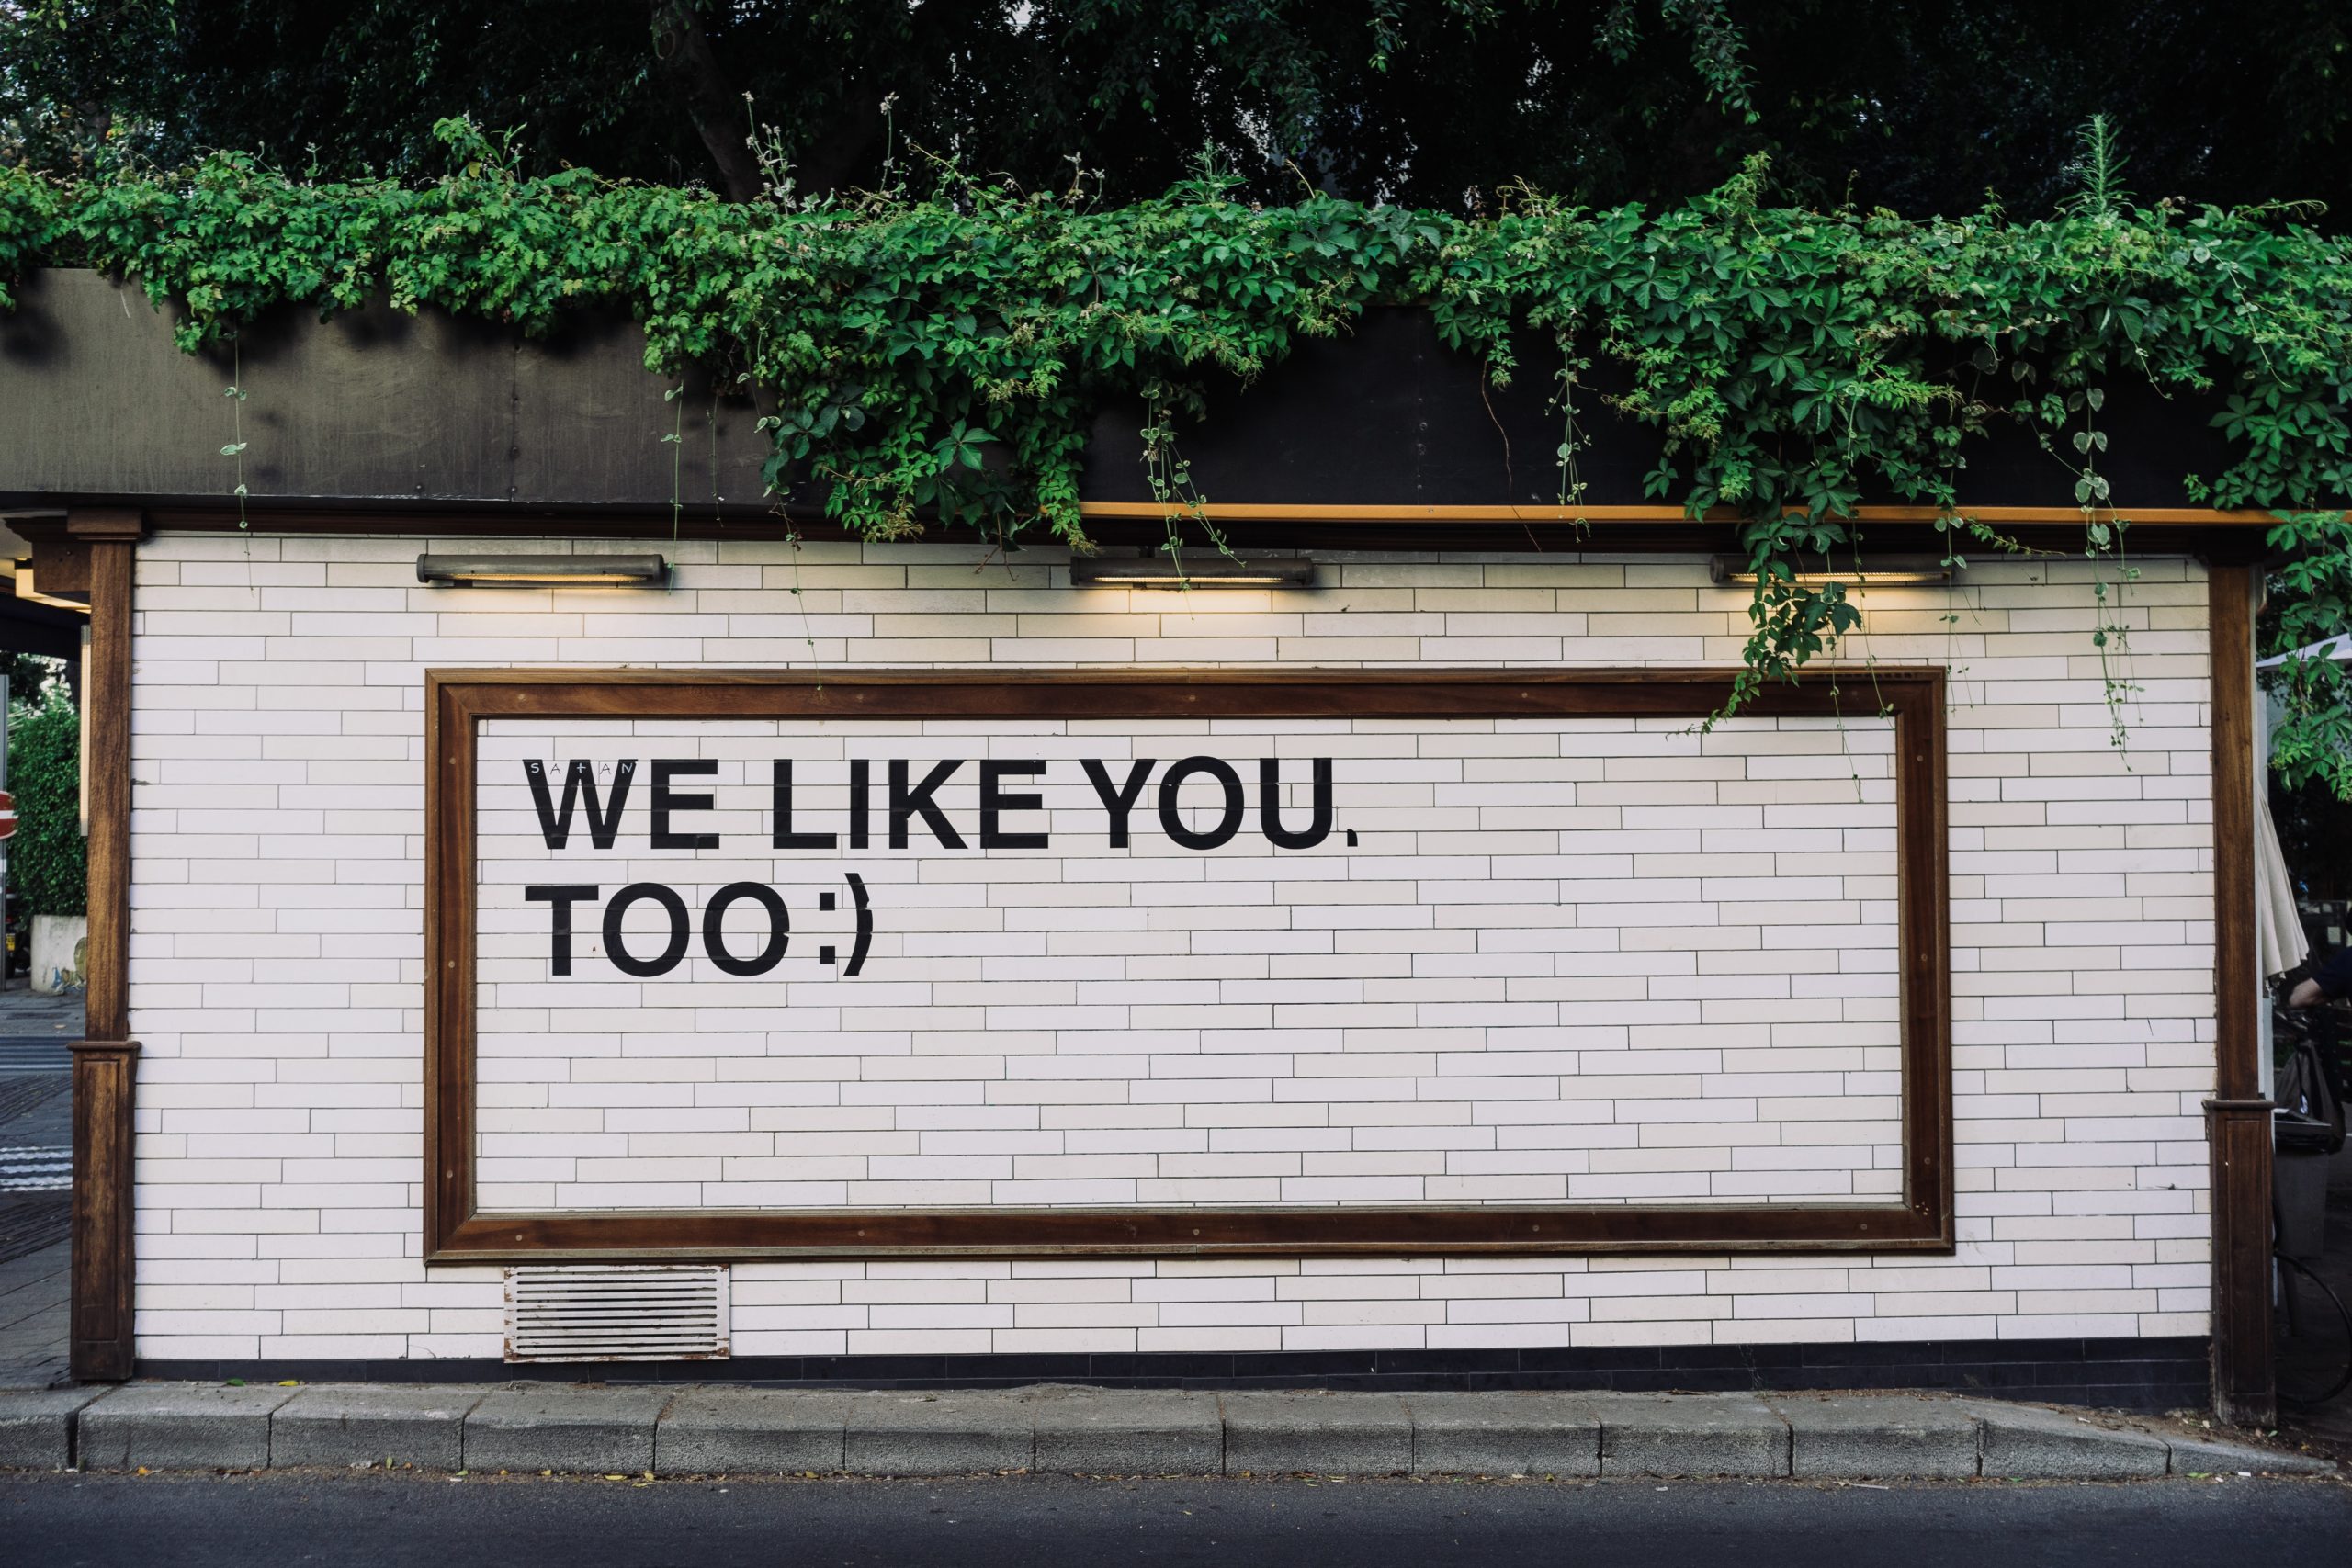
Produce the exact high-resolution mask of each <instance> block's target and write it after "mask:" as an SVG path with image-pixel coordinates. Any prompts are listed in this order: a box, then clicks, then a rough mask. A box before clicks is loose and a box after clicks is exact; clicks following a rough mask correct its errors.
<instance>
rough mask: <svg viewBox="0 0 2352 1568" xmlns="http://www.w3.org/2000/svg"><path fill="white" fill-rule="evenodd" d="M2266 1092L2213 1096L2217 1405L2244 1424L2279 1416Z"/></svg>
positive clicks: (2209, 1110) (2208, 1110) (2208, 1106)
mask: <svg viewBox="0 0 2352 1568" xmlns="http://www.w3.org/2000/svg"><path fill="white" fill-rule="evenodd" d="M2273 1109H2274V1107H2273V1106H2272V1105H2271V1103H2270V1101H2268V1100H2207V1101H2206V1102H2205V1132H2206V1138H2207V1141H2208V1143H2209V1145H2210V1146H2211V1149H2212V1151H2213V1213H2212V1219H2213V1413H2214V1414H2215V1415H2217V1416H2220V1417H2221V1418H2222V1420H2224V1421H2227V1422H2230V1423H2232V1424H2233V1425H2234V1426H2239V1427H2268V1426H2271V1425H2274V1424H2275V1423H2276V1422H2277V1421H2278V1379H2277V1376H2276V1373H2275V1371H2273V1368H2272V1365H2271V1355H2272V1348H2271V1342H2270V1340H2271V1320H2270V1112H2271V1111H2272V1110H2273Z"/></svg>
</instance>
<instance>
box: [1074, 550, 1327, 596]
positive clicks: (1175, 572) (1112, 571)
mask: <svg viewBox="0 0 2352 1568" xmlns="http://www.w3.org/2000/svg"><path fill="white" fill-rule="evenodd" d="M1069 580H1070V581H1071V582H1073V583H1075V584H1077V585H1079V586H1080V587H1087V586H1093V585H1100V586H1103V587H1114V586H1116V587H1125V588H1183V587H1186V586H1188V585H1193V584H1197V585H1199V586H1200V587H1203V588H1312V587H1314V586H1315V563H1314V562H1313V561H1311V560H1302V559H1296V558H1290V557H1272V558H1263V559H1257V558H1236V557H1233V556H1226V555H1217V554H1216V553H1214V552H1212V551H1206V550H1204V551H1202V552H1201V553H1200V554H1198V555H1188V556H1184V557H1182V558H1167V557H1162V556H1143V557H1134V556H1128V557H1115V556H1113V557H1105V556H1080V557H1078V558H1075V559H1073V560H1072V561H1071V562H1070V563H1069Z"/></svg>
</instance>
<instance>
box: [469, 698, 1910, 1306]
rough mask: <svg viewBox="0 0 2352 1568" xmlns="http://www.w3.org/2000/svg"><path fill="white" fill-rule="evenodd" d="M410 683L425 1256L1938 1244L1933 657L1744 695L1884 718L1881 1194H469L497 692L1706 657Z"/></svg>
mask: <svg viewBox="0 0 2352 1568" xmlns="http://www.w3.org/2000/svg"><path fill="white" fill-rule="evenodd" d="M425 681H426V691H425V714H426V732H425V760H426V768H427V770H428V773H429V777H430V781H431V783H430V785H429V788H428V791H427V795H428V800H427V807H426V829H425V856H426V874H425V953H426V1000H425V1030H426V1038H425V1063H426V1065H425V1085H426V1101H425V1103H426V1117H425V1150H424V1161H425V1165H424V1174H425V1182H424V1190H425V1228H424V1246H425V1253H426V1258H427V1260H428V1261H433V1262H482V1261H489V1260H493V1259H501V1258H549V1257H561V1258H664V1257H696V1258H755V1257H808V1258H824V1257H833V1258H855V1257H889V1256H909V1255H915V1256H947V1255H962V1256H1023V1255H1031V1256H1038V1255H1070V1254H1079V1255H1084V1254H1104V1255H1135V1254H1152V1255H1161V1256H1249V1255H1288V1256H1300V1255H1316V1254H1329V1255H1348V1254H1379V1253H1389V1254H1394V1253H1397V1252H1399V1251H1408V1252H1412V1253H1416V1254H1422V1255H1428V1254H1447V1253H1462V1254H1472V1253H1525V1254H1533V1253H1572V1252H1611V1253H1620V1252H1622V1253H1634V1252H1725V1251H1823V1250H1828V1251H1889V1252H1893V1251H1924V1252H1948V1251H1950V1250H1951V1248H1952V1245H1953V1240H1952V1237H1953V1224H1952V1178H1951V1140H1952V1132H1951V1088H1952V1085H1951V1043H1950V1042H1951V1037H1950V1019H1951V951H1950V939H1949V931H1948V927H1947V921H1948V915H1947V910H1948V908H1949V893H1948V871H1947V849H1948V846H1947V839H1948V834H1947V832H1946V829H1945V810H1946V807H1945V733H1944V674H1943V671H1941V670H1940V669H1936V668H1925V669H1915V668H1885V669H1872V670H1851V671H1833V670H1826V669H1825V670H1823V671H1815V672H1813V673H1811V674H1808V676H1807V677H1806V679H1805V681H1804V682H1802V683H1799V684H1796V685H1789V686H1772V687H1769V688H1767V689H1766V691H1765V692H1764V693H1763V694H1761V695H1760V696H1759V697H1758V699H1757V701H1756V703H1755V705H1754V706H1753V707H1752V708H1751V709H1750V710H1748V711H1751V712H1754V713H1756V714H1758V715H1759V716H1770V715H1782V714H1802V715H1834V714H1838V713H1848V714H1851V715H1853V716H1856V717H1860V716H1865V715H1870V714H1875V713H1880V712H1883V713H1885V714H1886V715H1888V716H1891V717H1892V718H1893V720H1894V745H1895V750H1894V784H1895V794H1896V798H1897V806H1896V820H1897V833H1896V840H1897V842H1896V851H1895V855H1896V863H1897V878H1898V897H1897V910H1898V914H1897V920H1898V924H1899V927H1900V930H1899V931H1898V933H1897V936H1898V941H1899V942H1900V943H1901V952H1902V954H1903V957H1902V976H1903V979H1902V987H1903V989H1902V1006H1901V1010H1902V1018H1903V1045H1902V1049H1903V1063H1904V1071H1903V1087H1902V1126H1903V1130H1904V1169H1905V1184H1904V1192H1903V1194H1902V1197H1901V1199H1900V1201H1898V1202H1894V1203H1888V1204H1883V1205H1847V1206H1830V1205H1819V1206H1814V1205H1798V1204H1787V1205H1777V1204H1776V1205H1761V1204H1746V1205H1723V1206H1707V1207H1698V1206H1689V1205H1663V1204H1661V1205H1636V1204H1627V1205H1609V1206H1582V1205H1567V1204H1559V1205H1544V1206H1515V1205H1482V1206H1464V1207H1435V1206H1430V1207H1415V1208H1410V1209H1404V1208H1372V1207H1363V1208H1356V1207H1349V1208H1342V1209H1333V1208H1324V1209H1306V1208H1291V1207H1283V1208H1231V1209H1227V1208H1219V1209H1139V1208H1118V1209H1075V1208H1072V1209H1053V1210H1046V1209H1015V1208H1001V1209H987V1210H968V1209H967V1210H953V1211H938V1212H919V1211H903V1210H868V1211H842V1210H821V1211H812V1210H760V1211H738V1210H726V1211H720V1210H703V1211H692V1212H683V1213H649V1212H627V1213H620V1212H594V1213H477V1212H476V1211H475V1209H474V1180H473V1163H474V1133H473V1127H474V1122H473V1100H474V1085H475V1073H474V980H473V976H474V967H475V950H474V918H475V910H474V887H475V880H476V875H475V867H474V821H473V812H474V785H475V750H476V741H477V738H478V733H479V728H478V727H479V725H480V723H481V720H483V719H485V718H504V717H520V716H531V717H608V718H610V717H645V718H682V717H683V718H714V719H730V718H732V719H741V718H799V717H833V718H839V717H872V718H888V719H903V718H910V717H938V718H954V717H982V718H991V719H1001V718H1022V717H1028V718H1037V719H1065V718H1073V717H1083V718H1137V719H1156V718H1169V717H1250V718H1281V717H1328V716H1345V717H1355V718H1403V719H1413V718H1426V719H1445V718H1486V717H1498V716H1501V717H1507V716H1521V717H1524V716H1640V717H1687V718H1691V719H1694V720H1695V719H1697V718H1700V717H1702V716H1705V715H1707V714H1709V713H1711V712H1713V711H1714V710H1715V709H1717V708H1718V707H1719V706H1720V705H1722V703H1723V702H1724V699H1725V698H1726V697H1727V696H1728V694H1729V693H1730V690H1731V676H1730V675H1729V674H1727V673H1726V672H1724V671H1721V670H1649V669H1644V670H1560V669H1544V670H1534V671H1519V670H1438V671H1421V670H1416V671H1409V672H1397V671H1250V670H1230V669H1219V670H1186V671H1104V672H1096V671H1005V670H992V671H876V672H869V671H858V672H854V673H846V672H845V673H838V674H825V675H811V674H809V673H806V672H801V671H579V670H496V671H430V672H428V673H427V675H426V678H425Z"/></svg>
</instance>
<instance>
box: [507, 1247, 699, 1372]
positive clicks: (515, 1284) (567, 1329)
mask: <svg viewBox="0 0 2352 1568" xmlns="http://www.w3.org/2000/svg"><path fill="white" fill-rule="evenodd" d="M727 1295H728V1273H727V1269H726V1268H725V1267H724V1266H723V1265H713V1264H636V1263H613V1264H582V1265H578V1266H573V1267H565V1268H560V1269H558V1268H541V1267H537V1266H526V1267H523V1268H516V1269H508V1270H506V1359H508V1360H510V1361H673V1360H700V1359H714V1358H721V1357H724V1356H725V1355H726V1354H727Z"/></svg>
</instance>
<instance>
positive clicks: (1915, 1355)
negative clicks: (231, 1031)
mask: <svg viewBox="0 0 2352 1568" xmlns="http://www.w3.org/2000/svg"><path fill="white" fill-rule="evenodd" d="M2209 1350H2210V1346H2209V1342H2208V1341H2206V1340H2205V1339H2202V1338H2166V1339H1968V1340H1925V1341H1920V1342H1918V1343H1905V1344H1893V1343H1871V1344H1838V1345H1723V1346H1708V1345H1696V1346H1692V1345H1671V1346H1657V1347H1645V1348H1582V1349H1579V1348H1566V1347H1547V1348H1529V1349H1482V1350H1314V1351H1291V1352H1282V1353H1274V1354H1262V1355H1206V1354H1200V1355H1194V1354H1150V1355H1069V1356H1054V1355H1035V1356H740V1357H737V1358H735V1359H732V1360H727V1361H611V1362H595V1363H585V1362H537V1363H532V1364H528V1365H515V1364H513V1363H510V1362H505V1361H497V1360H492V1359H488V1358H483V1359H465V1360H417V1359H411V1360H256V1361H175V1360H149V1359H141V1361H140V1362H139V1366H138V1375H139V1376H140V1377H142V1378H164V1379H175V1380H184V1381H190V1382H223V1381H226V1380H228V1379H232V1378H241V1379H243V1380H244V1381H245V1382H256V1383H257V1382H280V1381H283V1380H285V1379H288V1378H293V1379H299V1380H300V1381H301V1382H407V1383H417V1382H515V1381H517V1380H522V1379H530V1380H537V1381H541V1382H589V1381H594V1382H632V1383H642V1382H676V1383H689V1382H725V1383H741V1384H764V1385H768V1386H774V1387H787V1386H799V1387H834V1388H989V1387H1007V1386H1012V1385H1017V1384H1020V1383H1031V1382H1071V1383H1091V1384H1095V1385H1099V1386H1103V1387H1112V1388H1116V1387H1152V1388H1204V1389H1220V1388H1331V1389H1370V1390H1380V1389H1389V1390H1397V1391H1400V1392H1401V1391H1408V1390H1422V1391H1427V1390H1438V1389H1460V1390H1477V1389H1616V1390H1623V1391H1625V1392H1628V1393H1656V1392H1658V1391H1662V1390H1670V1389H1671V1390H1689V1391H1692V1392H1709V1393H1721V1392H1734V1391H1738V1390H1742V1389H1758V1390H1763V1389H1771V1390H1794V1389H1841V1388H1856V1389H1859V1388H1872V1389H1933V1390H1937V1391H1940V1392H1944V1393H1983V1394H1991V1395H1996V1396H1999V1397H2003V1398H2010V1399H2037V1400H2047V1401H2050V1402H2052V1403H2055V1404H2097V1405H2107V1406H2113V1407H2120V1408H2123V1409H2130V1410H2171V1409H2180V1408H2185V1407H2189V1406H2199V1407H2201V1406H2202V1405H2204V1404H2206V1402H2207V1397H2208V1394H2209V1392H2210V1387H2209V1383H2208V1381H2207V1379H2208V1361H2209Z"/></svg>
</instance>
